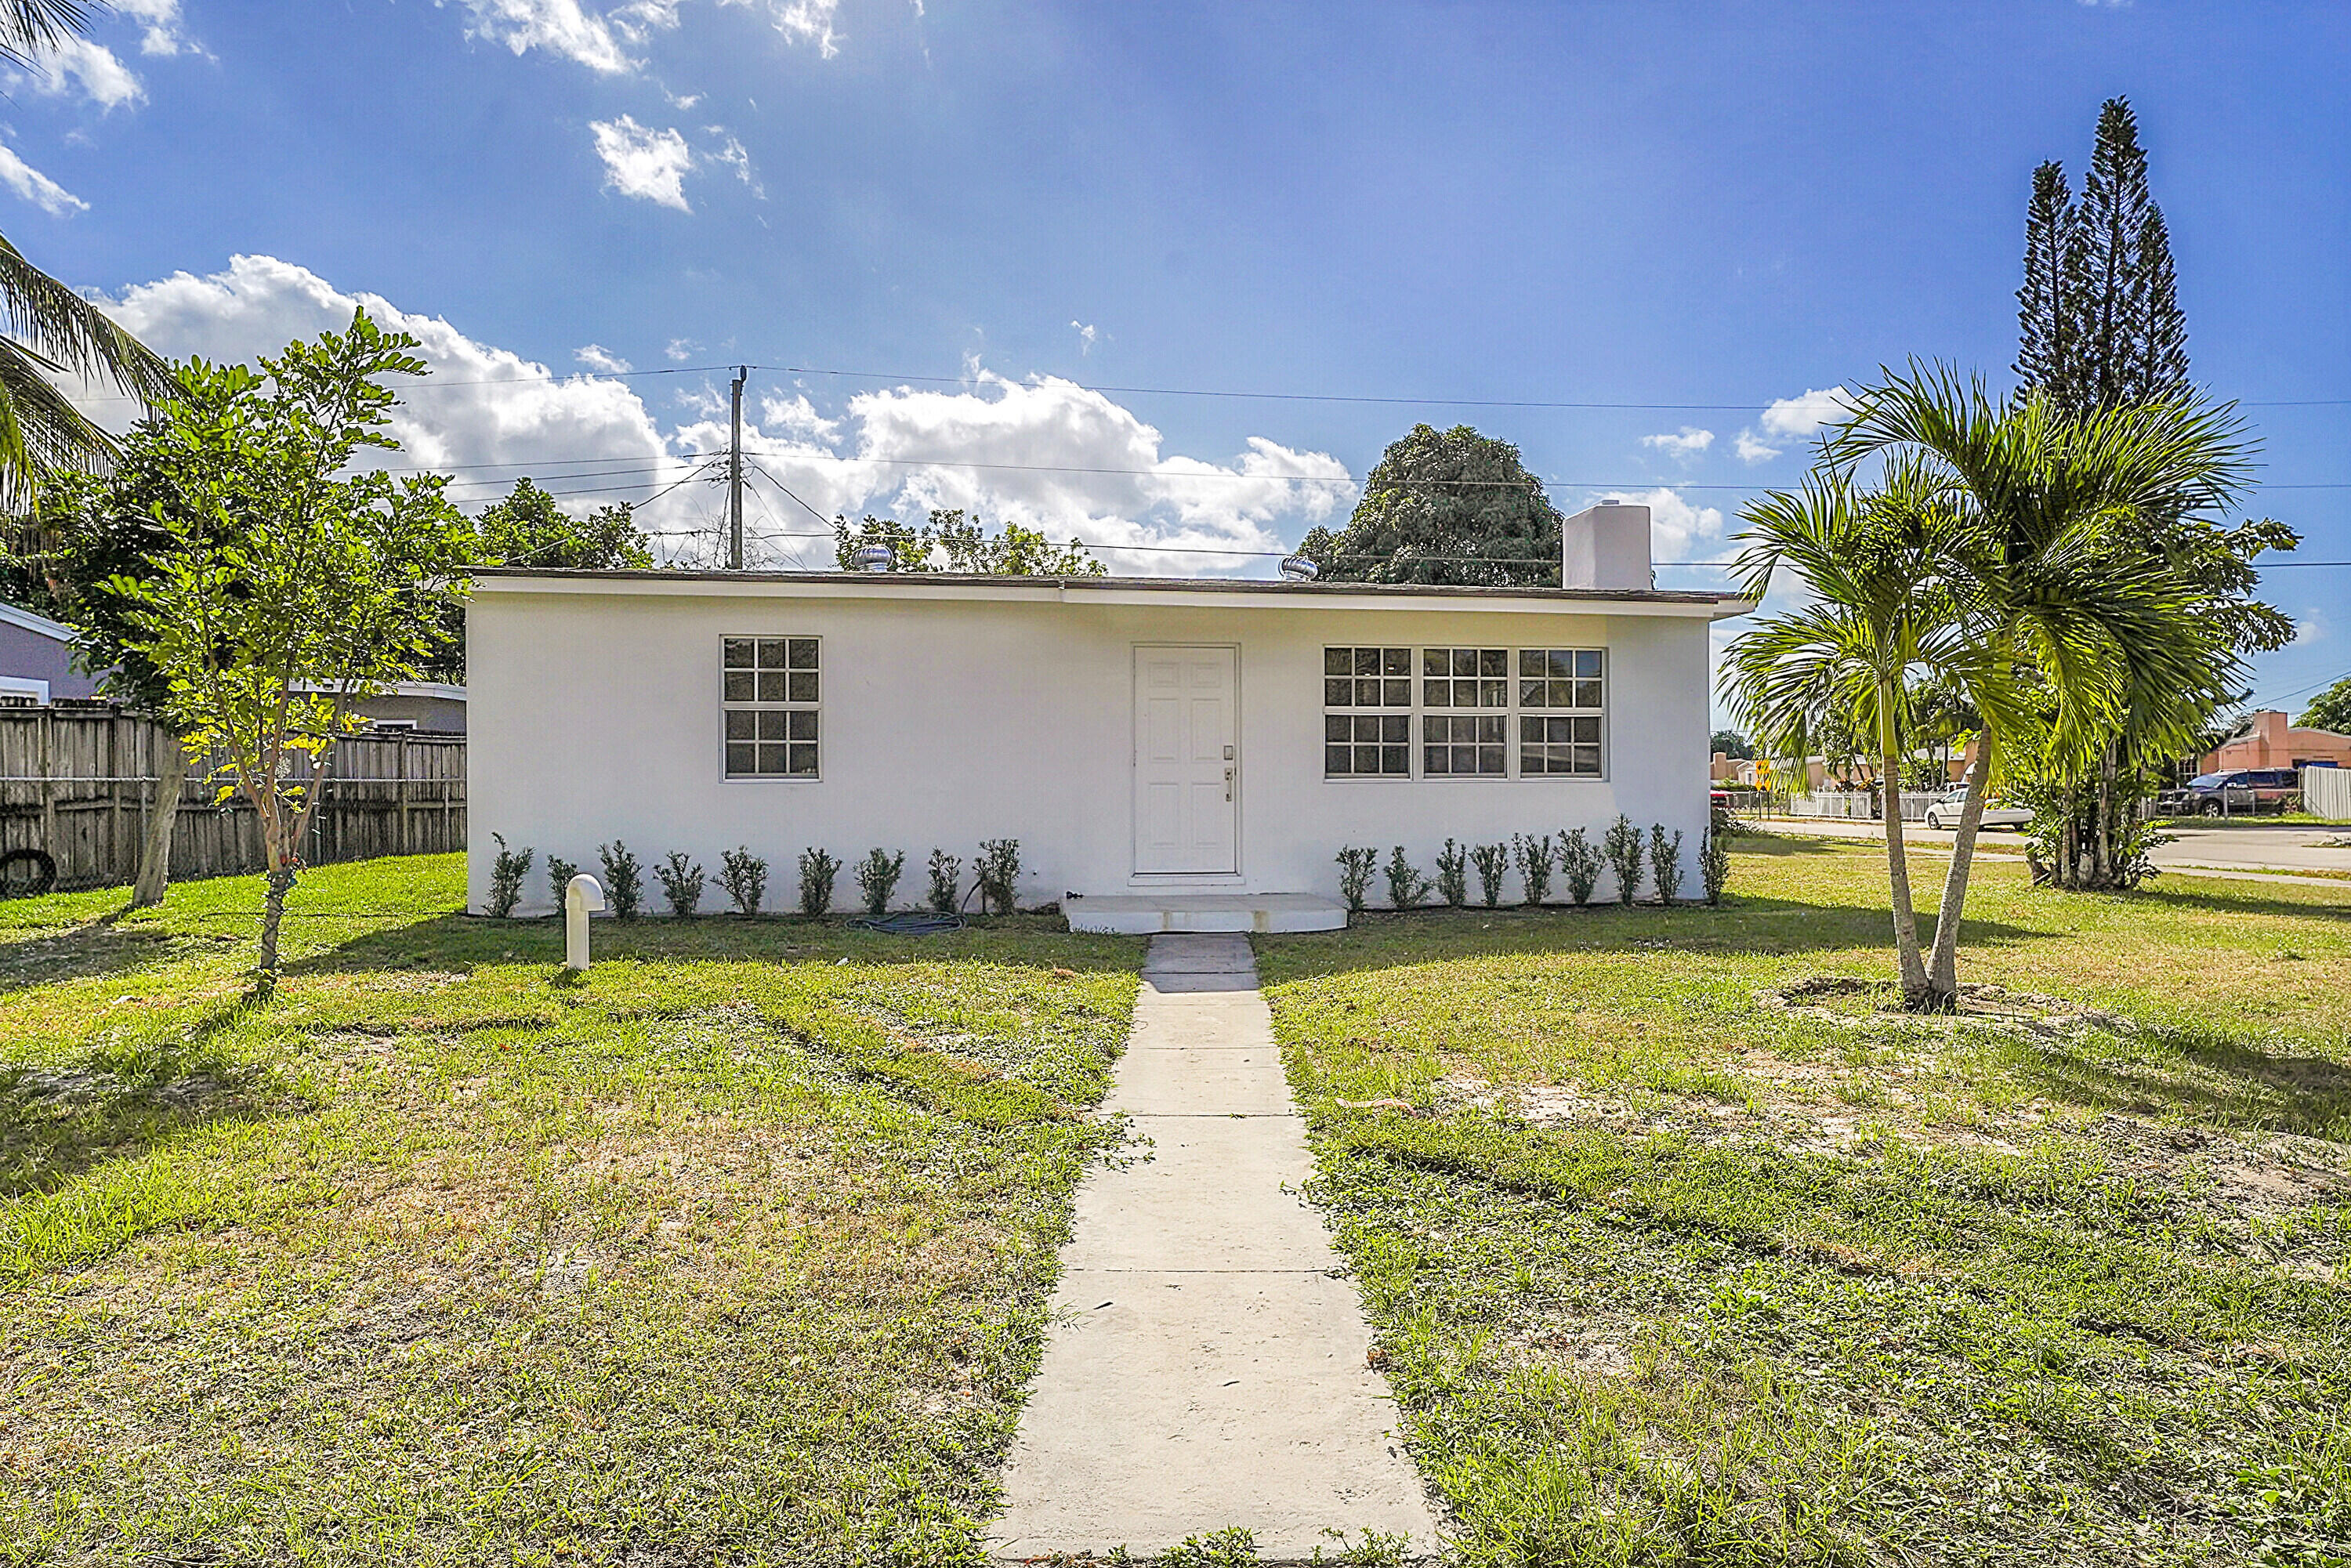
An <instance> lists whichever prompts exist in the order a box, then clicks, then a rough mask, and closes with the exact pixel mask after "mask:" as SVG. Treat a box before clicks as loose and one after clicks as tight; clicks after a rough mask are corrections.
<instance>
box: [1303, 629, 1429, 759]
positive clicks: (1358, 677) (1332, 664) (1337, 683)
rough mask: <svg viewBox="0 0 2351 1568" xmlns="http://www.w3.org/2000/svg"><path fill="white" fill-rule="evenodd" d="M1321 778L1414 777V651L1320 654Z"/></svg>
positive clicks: (1334, 650) (1325, 651) (1343, 650)
mask: <svg viewBox="0 0 2351 1568" xmlns="http://www.w3.org/2000/svg"><path fill="white" fill-rule="evenodd" d="M1322 772H1323V776H1324V777H1325V778H1330V779H1354V778H1379V777H1383V776H1384V777H1388V778H1396V779H1405V778H1409V777H1411V775H1412V650H1411V649H1410V648H1325V649H1323V650H1322Z"/></svg>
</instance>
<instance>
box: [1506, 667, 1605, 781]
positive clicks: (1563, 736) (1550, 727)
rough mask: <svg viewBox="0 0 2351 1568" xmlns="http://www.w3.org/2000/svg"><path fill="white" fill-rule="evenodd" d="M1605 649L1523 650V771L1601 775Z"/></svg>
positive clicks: (1574, 775) (1520, 691) (1579, 775)
mask: <svg viewBox="0 0 2351 1568" xmlns="http://www.w3.org/2000/svg"><path fill="white" fill-rule="evenodd" d="M1607 706H1608V705H1607V654H1606V653H1605V651H1604V650H1602V649H1599V648H1521V649H1520V650H1519V710H1520V718H1519V772H1520V774H1521V775H1523V776H1526V777H1534V776H1536V775H1566V776H1570V777H1580V778H1586V779H1597V778H1599V777H1600V772H1601V768H1600V719H1601V715H1602V714H1603V712H1604V710H1605V709H1606V707H1607Z"/></svg>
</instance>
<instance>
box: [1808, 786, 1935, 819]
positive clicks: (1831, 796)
mask: <svg viewBox="0 0 2351 1568" xmlns="http://www.w3.org/2000/svg"><path fill="white" fill-rule="evenodd" d="M1942 798H1943V796H1942V792H1941V791H1940V790H1933V789H1929V790H1917V791H1913V790H1907V789H1906V790H1904V791H1903V792H1902V797H1901V800H1902V806H1901V810H1902V820H1903V821H1906V822H1923V821H1926V820H1927V808H1928V806H1929V805H1931V804H1933V803H1934V802H1935V801H1937V800H1941V799H1942ZM1788 815H1790V816H1792V817H1842V818H1846V819H1849V820H1852V821H1864V822H1867V821H1875V820H1876V817H1877V812H1876V802H1875V799H1874V797H1872V796H1871V794H1870V792H1869V791H1868V790H1866V789H1832V790H1829V791H1827V792H1826V793H1824V794H1819V795H1791V796H1790V797H1789V798H1788Z"/></svg>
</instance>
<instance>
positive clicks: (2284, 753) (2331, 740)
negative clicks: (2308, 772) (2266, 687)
mask: <svg viewBox="0 0 2351 1568" xmlns="http://www.w3.org/2000/svg"><path fill="white" fill-rule="evenodd" d="M2329 766H2333V767H2335V768H2351V735H2337V734H2335V731H2333V730H2331V729H2302V728H2299V727H2295V726H2294V725H2292V724H2290V723H2288V722H2287V721H2286V716H2285V715H2283V714H2282V713H2280V712H2278V711H2277V710H2276V709H2274V708H2265V709H2263V710H2262V712H2260V713H2257V714H2255V715H2253V716H2252V728H2250V729H2248V730H2246V731H2245V733H2243V734H2242V735H2237V736H2232V737H2230V738H2229V739H2227V740H2224V741H2222V742H2221V743H2220V746H2219V747H2217V748H2216V749H2214V750H2213V751H2211V752H2210V753H2209V754H2207V755H2206V757H2205V758H2204V759H2203V760H2202V761H2201V762H2199V763H2198V764H2197V767H2196V771H2197V772H2199V773H2225V772H2228V771H2230V770H2231V769H2232V768H2312V767H2318V768H2325V767H2329Z"/></svg>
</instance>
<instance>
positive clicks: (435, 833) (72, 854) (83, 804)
mask: <svg viewBox="0 0 2351 1568" xmlns="http://www.w3.org/2000/svg"><path fill="white" fill-rule="evenodd" d="M170 744H171V742H170V739H169V737H167V736H166V735H165V733H164V732H163V730H162V727H160V726H158V725H155V724H153V723H152V722H150V721H149V720H146V719H142V718H137V717H134V716H131V715H129V714H125V713H120V712H118V711H116V710H114V709H112V708H109V707H104V706H95V705H93V706H89V707H78V706H60V707H20V708H10V707H0V852H6V851H8V850H15V849H37V850H45V851H47V852H48V853H49V855H50V856H51V858H53V859H54V860H55V861H56V862H57V886H58V887H60V888H77V887H111V886H118V885H120V884H123V883H129V882H130V881H131V879H132V878H133V877H135V876H136V875H137V874H138V873H139V852H140V846H141V843H142V842H143V841H144V839H145V835H146V831H147V819H148V817H149V815H150V813H151V812H152V810H154V800H155V773H156V763H157V760H158V758H161V757H162V756H164V755H165V753H164V751H163V749H162V748H163V747H166V746H168V745H170ZM206 766H207V765H206V763H204V762H203V761H199V762H197V763H196V764H194V765H193V767H192V768H190V769H189V773H188V784H187V788H186V789H185V790H184V791H183V794H182V795H181V798H180V810H179V813H178V817H177V819H176V820H175V821H173V823H172V878H173V880H174V881H178V880H182V879H185V878H194V877H204V876H229V875H235V874H237V873H249V872H257V871H259V870H261V869H262V850H261V828H260V823H259V821H257V819H256V817H255V815H254V810H253V808H252V807H251V806H249V805H247V804H246V802H245V800H243V799H242V798H241V797H239V798H236V799H234V800H232V801H231V802H230V803H228V804H226V805H215V804H214V799H213V797H214V787H213V786H211V785H208V784H206V783H204V781H203V777H202V776H203V773H204V769H205V768H206ZM308 837H309V842H308V845H307V846H306V847H305V849H304V851H303V858H304V859H305V860H306V861H308V862H310V863H311V864H313V865H320V864H324V863H326V862H329V861H350V860H366V859H369V858H371V857H372V856H376V855H413V854H434V853H437V852H442V851H446V850H462V849H464V848H465V737H463V736H417V735H385V736H360V737H348V738H346V739H343V740H340V741H338V742H337V743H336V744H335V747H334V750H333V752H332V754H331V761H330V763H329V773H328V780H327V784H326V787H325V790H324V793H323V797H322V799H321V800H320V801H319V810H318V812H317V814H316V815H315V816H313V817H312V818H311V825H310V832H309V835H308Z"/></svg>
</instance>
